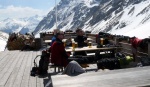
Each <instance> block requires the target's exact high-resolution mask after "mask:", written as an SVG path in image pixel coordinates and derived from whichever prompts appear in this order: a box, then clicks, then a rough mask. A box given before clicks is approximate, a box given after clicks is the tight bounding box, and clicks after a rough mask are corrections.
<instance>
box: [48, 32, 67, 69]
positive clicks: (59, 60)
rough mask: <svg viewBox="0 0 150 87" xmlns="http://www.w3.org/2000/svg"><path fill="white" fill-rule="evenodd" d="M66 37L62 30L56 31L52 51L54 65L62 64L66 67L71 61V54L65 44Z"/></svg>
mask: <svg viewBox="0 0 150 87" xmlns="http://www.w3.org/2000/svg"><path fill="white" fill-rule="evenodd" d="M63 38H64V33H63V32H62V31H58V32H57V33H56V41H55V42H54V43H53V44H52V46H51V48H50V51H51V63H54V65H60V66H64V67H66V66H67V65H68V63H69V61H68V57H69V55H68V54H67V52H66V51H65V47H64V44H63V42H62V39H63Z"/></svg>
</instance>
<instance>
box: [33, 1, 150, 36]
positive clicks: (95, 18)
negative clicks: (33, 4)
mask: <svg viewBox="0 0 150 87" xmlns="http://www.w3.org/2000/svg"><path fill="white" fill-rule="evenodd" d="M55 18H56V14H55V8H54V9H53V10H51V11H50V12H49V13H48V15H47V17H44V18H43V20H42V21H41V22H40V23H39V25H38V26H37V27H36V29H35V30H34V32H36V33H37V32H45V31H52V30H53V29H55V28H56V20H55ZM57 20H58V21H57V25H58V28H59V29H61V30H63V31H65V30H67V29H71V30H74V31H75V29H76V28H78V27H80V28H82V29H83V30H85V31H86V30H88V31H91V32H92V33H98V32H99V31H103V32H109V33H112V34H121V35H128V36H139V37H140V38H144V37H147V36H148V35H149V33H148V31H150V29H148V27H144V26H148V24H149V23H150V1H149V0H61V1H60V3H59V4H58V5H57ZM143 28H144V30H142V29H143ZM140 31H142V32H143V33H144V36H142V35H141V34H143V33H141V32H140Z"/></svg>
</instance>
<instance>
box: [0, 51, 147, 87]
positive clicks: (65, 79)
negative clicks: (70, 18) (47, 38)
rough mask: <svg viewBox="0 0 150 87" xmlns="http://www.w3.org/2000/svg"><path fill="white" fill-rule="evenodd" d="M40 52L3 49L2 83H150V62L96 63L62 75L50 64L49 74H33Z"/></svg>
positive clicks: (59, 86)
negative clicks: (104, 66)
mask: <svg viewBox="0 0 150 87" xmlns="http://www.w3.org/2000/svg"><path fill="white" fill-rule="evenodd" d="M40 54H41V52H40V51H18V50H16V51H4V52H0V78H1V79H0V87H91V86H93V87H99V86H101V87H150V73H149V72H150V66H145V67H136V68H127V69H119V70H98V71H95V69H96V65H94V64H93V65H90V67H88V68H87V72H86V73H83V74H81V75H77V76H67V75H60V73H54V72H53V68H49V74H48V75H47V76H44V77H39V76H36V77H32V76H30V70H31V68H32V67H33V60H34V58H35V57H36V56H37V55H40ZM38 59H39V58H38ZM38 59H37V61H36V62H37V63H38V61H39V60H38ZM93 68H95V69H93Z"/></svg>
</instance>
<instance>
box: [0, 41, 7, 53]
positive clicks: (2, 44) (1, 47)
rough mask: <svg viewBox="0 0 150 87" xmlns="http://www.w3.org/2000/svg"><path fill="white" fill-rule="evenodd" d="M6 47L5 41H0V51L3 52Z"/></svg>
mask: <svg viewBox="0 0 150 87" xmlns="http://www.w3.org/2000/svg"><path fill="white" fill-rule="evenodd" d="M5 46H6V41H4V40H0V51H4V50H5Z"/></svg>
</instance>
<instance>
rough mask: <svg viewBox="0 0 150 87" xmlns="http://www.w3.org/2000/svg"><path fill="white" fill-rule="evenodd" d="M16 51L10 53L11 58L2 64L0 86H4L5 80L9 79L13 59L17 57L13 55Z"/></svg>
mask: <svg viewBox="0 0 150 87" xmlns="http://www.w3.org/2000/svg"><path fill="white" fill-rule="evenodd" d="M16 53H17V51H14V52H12V54H10V55H11V56H9V57H7V59H6V61H4V62H3V67H1V72H0V78H1V80H0V85H5V83H6V81H7V79H8V78H9V76H10V74H11V72H12V71H13V68H14V63H15V62H16V61H15V60H16V59H15V57H17V56H16V55H15V54H16Z"/></svg>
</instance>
